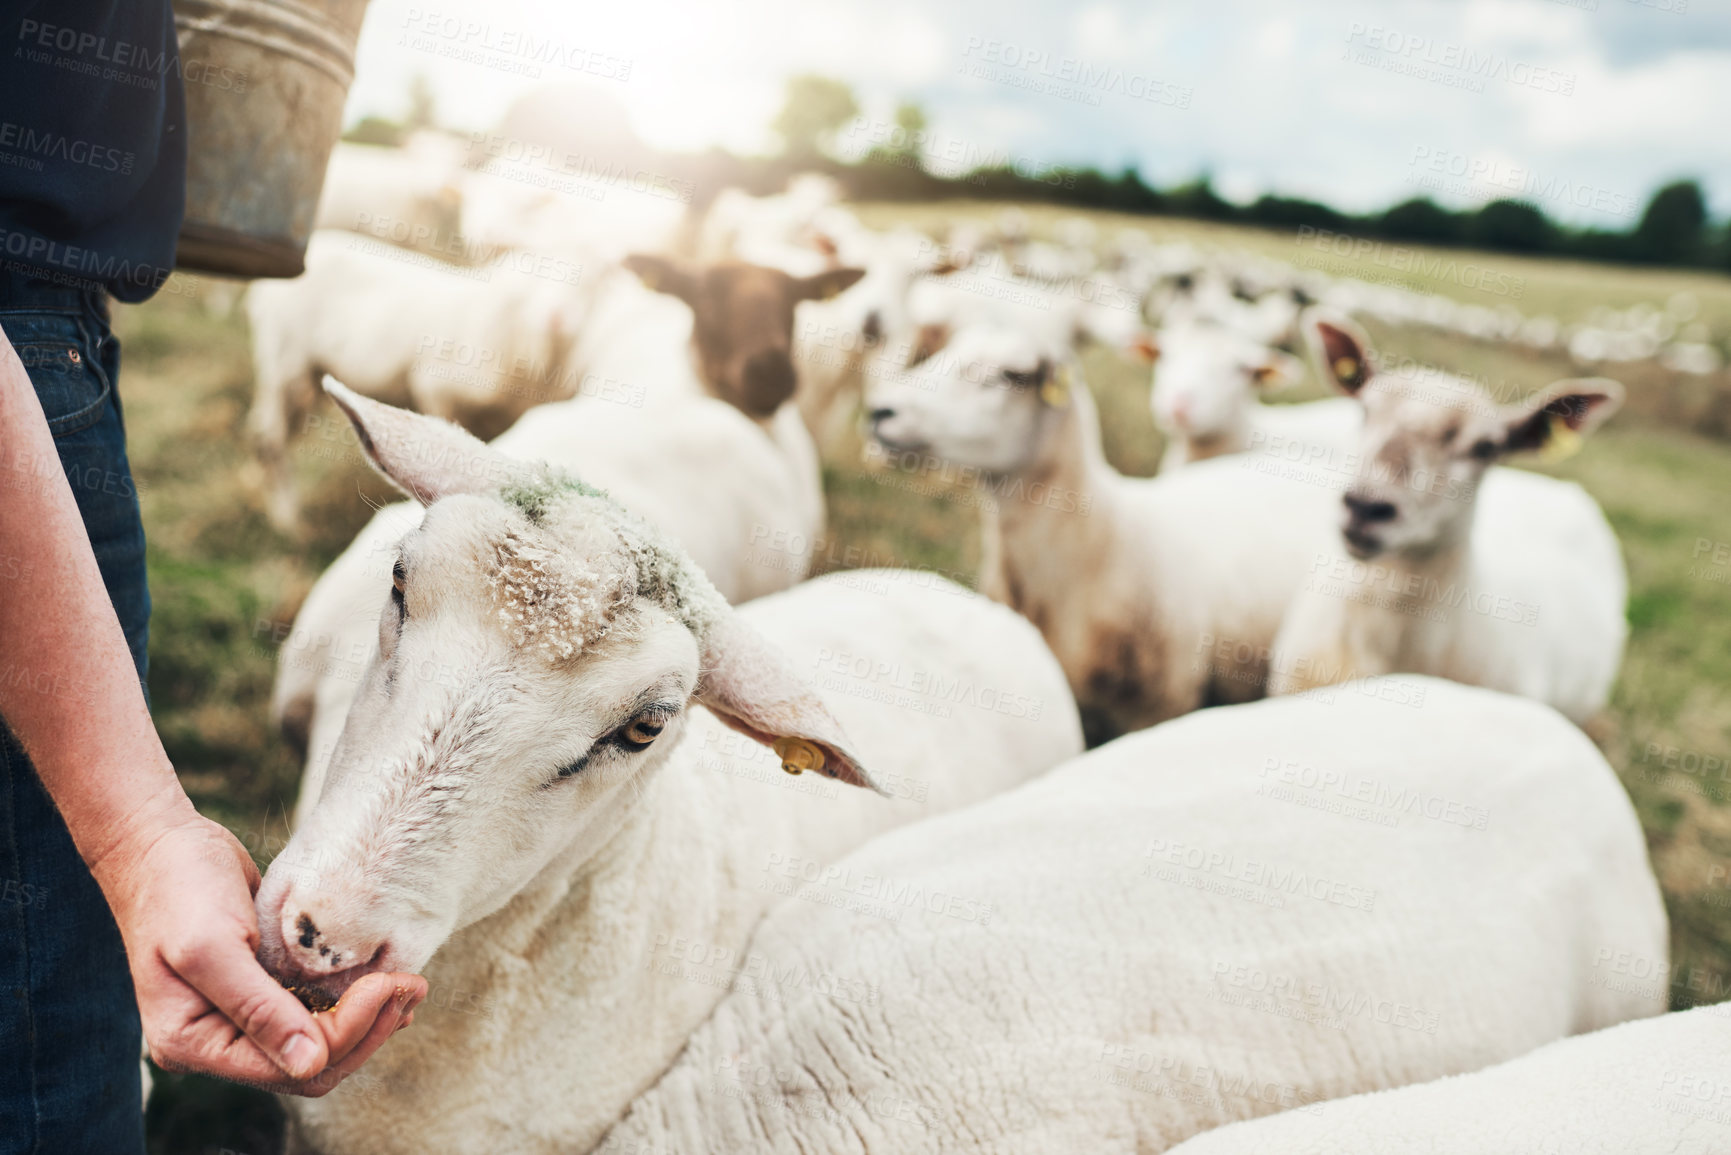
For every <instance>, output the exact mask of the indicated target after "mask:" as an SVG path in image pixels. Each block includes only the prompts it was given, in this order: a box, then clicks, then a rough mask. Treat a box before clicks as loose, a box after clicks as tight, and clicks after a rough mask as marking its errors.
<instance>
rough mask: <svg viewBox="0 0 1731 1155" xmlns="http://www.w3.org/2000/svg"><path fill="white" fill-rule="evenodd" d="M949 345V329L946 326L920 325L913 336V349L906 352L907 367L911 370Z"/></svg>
mask: <svg viewBox="0 0 1731 1155" xmlns="http://www.w3.org/2000/svg"><path fill="white" fill-rule="evenodd" d="M949 343H950V327H949V326H948V325H942V324H939V325H921V326H920V327H919V331H918V332H917V333H915V334H914V343H913V347H912V348H910V349H909V350H908V364H907V367H908V368H910V369H912V368H913V367H914V366H915V365H918V364H919V363H920V362H921V361H924V360H926V359H927V358H928V357H932V356H935V355H936V354H937V352H938V350H940V349H942V348H943V347H944V346H945V345H948V344H949Z"/></svg>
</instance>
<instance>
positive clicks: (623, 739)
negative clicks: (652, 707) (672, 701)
mask: <svg viewBox="0 0 1731 1155" xmlns="http://www.w3.org/2000/svg"><path fill="white" fill-rule="evenodd" d="M666 728H667V715H665V714H662V713H660V712H658V711H645V712H643V713H641V714H639V715H637V717H635V718H633V719H631V723H630V724H629V725H627V726H624V727H621V728H620V729H619V730H618V731H617V733H616V735H615V737H616V739H617V741H618V743H619V745H620V746H622V747H624V748H625V749H627V750H633V751H635V750H646V749H648V748H649V744H650V743H651V742H653V741H655V739H656V738H658V737H660V736H661V731H663V730H665V729H666Z"/></svg>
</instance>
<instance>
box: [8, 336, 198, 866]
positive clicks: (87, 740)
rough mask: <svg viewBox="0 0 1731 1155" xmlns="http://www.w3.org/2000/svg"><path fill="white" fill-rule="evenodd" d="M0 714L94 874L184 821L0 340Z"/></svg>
mask: <svg viewBox="0 0 1731 1155" xmlns="http://www.w3.org/2000/svg"><path fill="white" fill-rule="evenodd" d="M0 716H3V717H4V718H5V720H6V724H7V725H8V726H9V727H11V729H12V732H13V734H15V735H16V736H17V738H18V740H19V741H20V742H21V743H22V744H23V746H24V749H25V750H26V751H27V752H28V753H29V754H30V757H31V761H32V762H34V763H35V765H36V770H37V773H38V774H39V775H40V776H41V778H42V783H43V785H44V786H46V787H47V789H48V793H49V795H50V796H51V797H52V798H53V799H54V802H55V805H57V806H58V807H59V808H60V812H61V814H62V815H63V816H64V817H65V819H66V825H67V827H68V829H70V830H71V832H72V837H73V840H74V842H76V844H77V846H78V850H79V853H80V854H82V855H83V856H84V860H85V861H86V862H87V863H89V864H90V865H91V867H92V869H93V870H97V869H98V868H99V863H100V862H101V861H102V860H103V859H104V858H105V857H106V856H107V855H108V853H109V852H110V851H111V850H112V849H113V848H114V847H115V846H116V845H117V844H119V843H121V842H124V841H127V840H130V839H134V838H138V837H147V836H148V832H149V831H150V830H151V829H160V828H161V827H162V826H163V825H164V824H167V823H173V822H177V821H180V820H183V819H185V818H188V817H190V816H191V815H192V805H191V803H190V802H189V801H188V800H187V797H186V794H185V792H184V791H182V790H181V788H180V784H179V782H178V781H177V780H176V778H175V776H174V769H173V767H172V766H171V765H170V764H169V761H168V756H167V755H166V754H165V753H164V752H163V749H162V743H161V741H160V740H159V739H158V738H157V736H156V729H155V727H154V726H153V725H152V724H151V721H150V711H149V709H148V707H147V706H146V705H145V702H144V695H143V692H142V691H141V690H140V688H139V685H138V675H137V673H136V671H135V670H134V668H133V665H132V657H131V654H130V652H129V651H128V649H127V645H126V638H125V635H124V634H123V633H122V632H121V628H120V622H119V619H117V618H116V617H115V614H114V608H113V606H112V605H111V604H110V602H109V600H108V592H107V590H106V589H105V588H104V586H103V584H102V574H101V572H100V571H99V570H98V569H97V566H96V558H95V556H94V555H92V553H91V551H90V541H89V538H88V536H87V535H86V533H85V531H84V525H83V522H82V520H81V519H80V518H79V515H78V506H77V503H76V502H75V501H74V500H73V496H72V490H71V487H70V486H69V485H68V484H67V481H66V477H65V475H64V474H63V473H62V472H61V471H60V468H59V457H58V455H57V453H56V452H55V448H54V439H53V437H52V435H51V434H50V433H49V431H48V422H47V420H46V418H45V417H44V416H43V413H42V406H41V403H40V402H39V401H38V400H37V398H36V391H35V389H34V388H33V387H32V386H31V383H30V379H29V377H28V376H27V375H26V373H25V371H24V366H23V365H22V364H21V363H20V362H19V360H18V357H17V355H16V354H15V353H14V352H13V349H12V346H11V343H10V342H9V341H7V340H6V339H5V338H4V336H3V335H0ZM98 877H99V879H100V871H99V873H98Z"/></svg>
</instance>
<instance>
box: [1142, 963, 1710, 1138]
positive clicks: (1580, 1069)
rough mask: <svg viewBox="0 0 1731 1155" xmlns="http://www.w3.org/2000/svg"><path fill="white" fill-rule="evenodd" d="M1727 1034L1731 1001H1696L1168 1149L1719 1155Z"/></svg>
mask: <svg viewBox="0 0 1731 1155" xmlns="http://www.w3.org/2000/svg"><path fill="white" fill-rule="evenodd" d="M1618 961H1620V962H1623V965H1625V966H1627V965H1629V964H1628V963H1627V961H1626V960H1615V961H1613V962H1606V963H1601V964H1600V965H1597V966H1595V968H1594V969H1595V973H1597V972H1599V971H1609V970H1611V969H1612V967H1613V966H1614V965H1615V962H1618ZM1638 961H1639V962H1640V963H1642V964H1646V965H1651V964H1652V960H1650V959H1642V960H1638ZM1661 969H1662V968H1661ZM1628 981H1631V982H1638V981H1639V980H1633V979H1630V980H1628ZM1663 985H1664V983H1663V976H1661V977H1660V986H1661V987H1662V986H1663ZM1728 1039H1731V1013H1728V1010H1727V1008H1726V1007H1725V1006H1723V1005H1720V1006H1711V1007H1699V1008H1697V1009H1695V1010H1692V1011H1680V1012H1678V1013H1675V1014H1669V1015H1661V1016H1659V1017H1657V1018H1652V1019H1644V1020H1642V1021H1641V1022H1635V1023H1624V1024H1622V1025H1620V1026H1615V1027H1609V1028H1606V1029H1605V1030H1602V1031H1595V1032H1594V1033H1592V1034H1590V1035H1582V1036H1580V1037H1578V1038H1573V1039H1564V1040H1562V1041H1560V1042H1556V1043H1551V1044H1549V1045H1548V1046H1544V1047H1541V1048H1539V1049H1538V1050H1536V1051H1533V1052H1532V1053H1531V1054H1527V1055H1522V1056H1521V1057H1520V1058H1518V1059H1511V1060H1510V1061H1508V1062H1506V1063H1502V1064H1500V1065H1498V1066H1495V1067H1490V1068H1488V1069H1486V1070H1482V1071H1475V1072H1473V1073H1472V1074H1469V1075H1457V1076H1455V1077H1453V1078H1446V1079H1438V1080H1435V1081H1434V1082H1429V1083H1420V1084H1418V1085H1417V1086H1412V1087H1401V1088H1398V1089H1396V1090H1391V1091H1378V1092H1376V1093H1374V1094H1368V1095H1357V1096H1354V1097H1352V1098H1350V1099H1343V1100H1341V1101H1340V1102H1338V1103H1330V1104H1328V1105H1327V1106H1326V1107H1325V1108H1323V1109H1320V1110H1317V1111H1313V1112H1309V1111H1289V1112H1286V1113H1284V1114H1280V1115H1275V1116H1274V1117H1272V1118H1269V1119H1261V1120H1257V1121H1255V1122H1246V1123H1238V1124H1235V1125H1233V1126H1230V1127H1222V1128H1220V1129H1219V1130H1217V1131H1210V1132H1208V1133H1207V1134H1204V1135H1199V1136H1197V1137H1196V1138H1195V1139H1192V1140H1190V1141H1189V1142H1188V1143H1185V1144H1183V1145H1182V1146H1180V1147H1178V1148H1176V1149H1175V1150H1174V1152H1173V1155H1489V1153H1491V1152H1503V1151H1508V1152H1517V1151H1519V1152H1534V1153H1535V1155H1724V1153H1725V1152H1726V1151H1731V1042H1728V1041H1727V1040H1728Z"/></svg>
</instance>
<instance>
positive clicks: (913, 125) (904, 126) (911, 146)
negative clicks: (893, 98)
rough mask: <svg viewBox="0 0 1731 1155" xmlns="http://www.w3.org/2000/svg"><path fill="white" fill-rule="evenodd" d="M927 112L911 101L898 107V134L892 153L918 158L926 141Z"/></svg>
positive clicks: (903, 102)
mask: <svg viewBox="0 0 1731 1155" xmlns="http://www.w3.org/2000/svg"><path fill="white" fill-rule="evenodd" d="M926 124H927V121H926V110H925V109H923V108H921V107H920V106H919V105H918V104H915V103H914V102H913V101H911V100H904V101H902V102H901V103H900V104H898V105H896V134H895V135H894V136H892V137H891V138H890V151H891V152H892V153H894V154H895V155H897V156H918V155H920V146H921V145H923V144H924V143H925V139H926Z"/></svg>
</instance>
